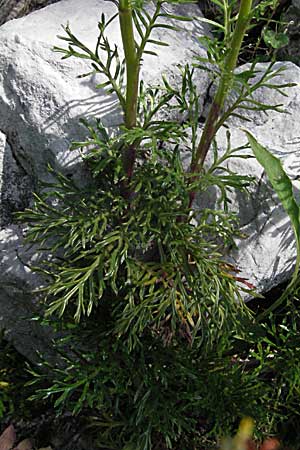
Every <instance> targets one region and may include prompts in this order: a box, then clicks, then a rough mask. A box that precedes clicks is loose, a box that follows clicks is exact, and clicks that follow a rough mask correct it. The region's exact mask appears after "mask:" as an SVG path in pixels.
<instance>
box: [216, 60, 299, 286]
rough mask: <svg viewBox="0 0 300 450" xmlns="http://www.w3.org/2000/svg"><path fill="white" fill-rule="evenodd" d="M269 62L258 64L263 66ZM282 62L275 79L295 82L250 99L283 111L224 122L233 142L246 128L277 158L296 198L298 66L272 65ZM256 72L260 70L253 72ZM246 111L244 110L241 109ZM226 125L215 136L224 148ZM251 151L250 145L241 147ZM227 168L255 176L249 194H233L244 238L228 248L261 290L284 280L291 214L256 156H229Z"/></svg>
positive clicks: (290, 263)
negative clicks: (286, 210)
mask: <svg viewBox="0 0 300 450" xmlns="http://www.w3.org/2000/svg"><path fill="white" fill-rule="evenodd" d="M267 66H268V64H267V63H264V64H260V65H259V66H258V68H260V70H262V71H264V70H265V69H266V68H267ZM280 66H284V67H286V70H285V71H284V72H282V73H281V75H280V76H278V77H276V78H275V79H274V83H275V82H276V83H277V84H284V83H297V86H295V87H291V88H286V89H283V90H284V92H285V93H286V94H287V97H284V96H282V95H280V94H279V93H278V92H276V91H274V90H270V89H267V88H261V89H260V90H259V91H257V93H256V95H255V99H256V100H258V101H260V102H264V103H268V104H273V105H278V104H282V105H283V106H282V108H283V109H284V110H285V111H287V113H288V114H281V113H277V112H274V111H271V112H268V114H265V113H263V112H259V113H258V112H247V113H246V115H247V117H248V118H250V119H251V122H243V121H238V120H237V119H235V118H233V119H231V120H230V122H229V126H230V133H231V143H232V147H233V148H235V147H239V146H241V145H243V144H246V143H247V139H246V136H245V133H244V132H243V131H242V130H241V128H245V129H247V130H248V131H250V132H251V133H252V134H253V135H254V136H255V137H256V139H257V140H258V142H259V143H261V144H262V145H264V146H265V147H267V148H268V149H269V150H270V151H271V152H272V153H273V154H274V155H275V156H277V157H278V158H280V160H281V162H282V164H283V166H284V168H285V170H286V172H287V174H288V175H289V177H290V178H291V179H292V180H293V186H294V192H295V196H296V198H298V200H299V201H300V195H299V189H300V182H299V175H300V125H299V124H300V68H299V67H298V66H296V65H295V64H292V63H289V62H285V63H276V65H275V68H276V69H277V68H278V67H280ZM258 76H259V75H258ZM243 114H245V111H243ZM225 133H226V130H225V128H223V129H221V130H220V132H219V133H218V136H217V142H218V146H219V148H220V150H221V151H222V149H223V150H224V149H225V145H226V144H225V143H226V137H225ZM245 153H247V154H251V150H250V149H249V150H245ZM230 168H231V169H233V170H234V171H236V172H237V173H240V174H245V175H247V174H249V175H253V176H255V177H256V178H257V184H256V186H255V188H254V189H253V190H252V193H251V196H250V198H248V199H247V198H245V196H242V195H240V194H237V193H235V195H233V198H232V201H233V209H234V210H236V211H237V212H238V214H239V218H240V222H241V225H242V228H241V231H242V233H243V234H245V236H247V238H246V239H237V240H236V244H237V249H236V250H234V251H233V252H232V254H231V256H232V258H233V261H234V263H235V264H236V266H237V267H238V268H239V269H240V270H241V271H242V272H241V276H244V277H245V278H247V279H248V280H249V281H250V282H251V283H252V284H254V286H256V288H257V290H258V291H260V292H266V291H268V290H269V289H270V288H272V287H274V286H276V285H278V284H279V283H282V282H284V281H287V280H288V279H289V277H290V275H291V273H292V271H293V269H294V265H295V260H296V247H295V240H294V235H293V231H292V228H291V224H290V220H289V218H288V216H287V214H286V212H285V211H284V209H283V207H282V206H281V204H280V202H279V200H278V198H277V196H276V194H275V193H274V191H273V189H272V187H271V186H270V184H269V182H268V180H267V178H266V175H265V173H264V171H263V169H262V167H261V166H260V165H259V164H258V162H257V161H256V160H255V159H246V160H245V159H233V160H231V162H230Z"/></svg>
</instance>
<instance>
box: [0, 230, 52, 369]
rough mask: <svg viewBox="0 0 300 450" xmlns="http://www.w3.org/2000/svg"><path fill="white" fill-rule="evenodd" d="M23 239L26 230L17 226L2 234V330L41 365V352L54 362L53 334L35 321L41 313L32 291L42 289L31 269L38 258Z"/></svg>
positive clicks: (17, 347) (0, 301) (0, 292)
mask: <svg viewBox="0 0 300 450" xmlns="http://www.w3.org/2000/svg"><path fill="white" fill-rule="evenodd" d="M23 235H24V230H23V227H21V226H17V225H11V226H10V227H6V228H5V229H3V230H1V231H0V252H1V259H0V273H1V289H0V330H4V331H5V337H6V338H7V339H8V340H10V341H11V342H12V343H13V344H14V346H15V348H16V349H17V350H18V351H19V352H20V353H22V354H23V355H24V356H26V357H27V358H29V359H30V360H31V361H36V362H38V361H39V358H38V354H37V352H40V353H41V354H42V355H45V357H46V358H47V359H48V360H51V361H53V362H54V361H56V355H55V352H54V351H53V349H52V345H51V338H52V337H53V333H52V331H51V330H50V329H49V328H48V327H45V326H43V327H42V326H41V325H39V323H38V322H36V321H34V320H32V319H33V318H34V316H37V315H38V312H39V311H40V306H39V304H38V296H37V295H36V294H34V292H33V291H34V289H37V288H38V287H40V286H41V278H40V277H39V276H37V275H36V274H34V273H33V272H32V271H31V270H30V268H29V265H32V264H33V263H34V262H35V259H36V254H35V252H33V251H29V250H28V249H27V248H25V247H24V244H23V240H24V236H23Z"/></svg>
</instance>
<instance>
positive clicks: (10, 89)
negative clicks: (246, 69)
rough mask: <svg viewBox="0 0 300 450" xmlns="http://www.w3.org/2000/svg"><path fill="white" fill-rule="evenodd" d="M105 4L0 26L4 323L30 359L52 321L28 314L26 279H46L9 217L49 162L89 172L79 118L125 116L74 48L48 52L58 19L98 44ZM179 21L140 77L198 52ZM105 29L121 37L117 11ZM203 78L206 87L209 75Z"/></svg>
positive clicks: (44, 342)
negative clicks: (78, 147)
mask: <svg viewBox="0 0 300 450" xmlns="http://www.w3.org/2000/svg"><path fill="white" fill-rule="evenodd" d="M0 1H1V0H0ZM166 7H167V8H171V6H169V5H167V6H166ZM102 12H104V13H106V14H107V15H108V16H111V15H112V14H114V13H115V6H114V4H113V3H112V2H107V1H99V0H86V1H85V2H82V0H62V1H60V2H59V3H56V4H53V5H51V6H48V7H46V8H43V9H41V10H39V11H36V12H34V13H32V14H30V15H28V16H26V17H23V18H20V19H17V20H11V21H9V22H7V23H5V24H4V25H3V26H2V27H1V28H0V130H1V132H2V135H1V140H0V143H1V151H0V155H1V157H0V163H1V164H2V166H3V167H5V170H4V169H3V172H2V188H1V196H2V199H1V203H0V208H2V205H3V208H2V209H3V211H2V209H1V210H0V211H1V214H2V219H1V220H2V223H1V225H2V227H3V228H2V230H1V231H0V247H1V257H0V274H1V275H0V286H1V288H2V289H1V294H0V308H1V320H0V330H1V329H3V328H4V329H5V330H6V333H7V336H8V337H9V338H10V339H11V340H13V342H14V343H15V345H16V347H17V348H18V350H20V351H21V353H23V354H24V355H26V356H27V357H28V358H29V359H31V360H35V351H36V349H39V350H40V351H41V352H42V353H43V354H44V356H46V357H48V355H49V352H50V350H49V349H50V348H51V346H50V338H49V334H48V331H45V330H44V329H43V328H41V327H39V326H38V324H37V323H36V322H32V321H30V320H28V317H30V316H31V315H32V314H35V312H36V311H37V307H38V299H37V297H36V296H35V295H34V294H33V293H32V289H33V288H34V287H35V286H37V285H39V284H40V283H43V280H41V279H40V278H39V277H38V276H37V275H36V274H33V273H32V272H31V271H30V265H31V264H32V258H34V257H35V256H34V252H33V253H32V252H29V253H28V252H27V251H26V249H25V247H24V246H23V229H22V227H20V226H17V225H14V224H13V225H9V223H8V222H10V221H11V220H12V217H11V213H12V212H13V211H15V210H19V209H22V208H23V207H24V206H26V204H28V202H29V201H30V196H31V191H32V189H33V188H35V186H36V184H37V182H38V181H39V180H41V179H43V180H45V179H46V180H47V179H48V173H47V169H46V167H47V164H48V163H50V164H51V165H52V166H53V167H54V168H56V169H59V170H61V171H63V172H64V173H65V174H67V175H69V176H72V177H73V178H74V177H75V178H76V180H77V182H79V183H80V182H84V180H85V179H86V173H85V172H84V170H83V169H82V164H81V162H82V160H81V156H80V154H79V153H78V152H77V153H76V152H73V153H71V152H69V151H68V148H69V145H70V142H71V141H73V140H78V139H84V138H85V136H86V130H85V128H83V127H82V126H81V125H79V122H78V121H79V118H81V117H85V118H86V119H95V117H99V118H101V119H102V121H103V122H104V124H105V125H106V126H110V127H114V126H116V125H117V124H118V123H120V121H121V116H120V111H119V110H118V108H117V107H116V99H115V98H114V97H113V96H112V95H108V94H107V93H104V91H103V90H99V89H96V88H95V85H96V84H97V83H98V82H101V79H99V78H98V77H97V78H84V79H82V78H81V79H79V78H76V76H77V75H79V74H82V73H86V72H88V71H89V70H90V66H89V65H88V64H87V62H86V61H84V60H80V59H74V58H73V59H68V60H65V61H61V55H60V54H57V53H53V52H52V47H53V46H54V45H59V46H64V44H65V43H64V42H62V41H60V40H59V39H57V38H56V35H58V34H63V32H62V30H61V26H60V25H61V24H66V23H67V21H69V24H70V27H71V30H72V32H73V33H74V34H75V35H77V36H78V37H79V38H80V39H81V40H82V41H84V42H85V43H86V44H87V45H88V46H91V47H92V48H94V47H95V43H96V39H97V22H98V20H97V18H98V17H99V18H100V15H101V13H102ZM175 12H177V13H179V14H184V13H185V12H186V13H187V14H189V15H195V16H201V12H200V10H199V9H198V7H197V5H189V6H186V7H183V6H177V7H175ZM182 27H183V29H182V30H181V31H180V33H177V34H176V33H175V32H173V31H170V30H164V31H163V33H162V32H158V33H157V34H156V38H157V39H158V40H161V39H163V40H164V41H167V42H169V43H170V44H171V45H170V47H158V48H156V47H154V49H155V50H157V52H158V53H159V57H158V58H155V57H153V56H147V55H145V58H144V66H143V77H144V79H145V80H146V81H150V82H151V83H157V82H158V81H159V80H160V76H161V73H162V72H164V73H166V74H167V76H169V77H170V78H171V83H173V84H176V83H178V81H179V71H176V65H177V64H179V63H181V64H185V63H187V62H191V60H192V56H193V52H197V53H201V54H202V55H203V54H204V50H203V49H201V47H200V45H199V43H198V41H197V40H196V38H195V35H196V34H197V35H199V34H203V30H204V28H202V25H201V24H200V22H198V21H193V22H185V23H184V24H183V25H182ZM109 38H110V40H111V41H113V42H116V43H119V44H120V35H119V26H118V22H117V21H115V22H114V23H113V24H112V25H111V26H110V34H109ZM200 81H201V85H200V86H199V88H200V89H201V92H203V97H204V93H205V91H206V89H207V85H208V83H209V79H208V76H207V75H205V76H203V77H202V78H201V80H200ZM4 226H5V227H4ZM24 318H25V320H24ZM50 353H51V352H50Z"/></svg>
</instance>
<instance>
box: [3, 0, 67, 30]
mask: <svg viewBox="0 0 300 450" xmlns="http://www.w3.org/2000/svg"><path fill="white" fill-rule="evenodd" d="M57 1H59V0H0V25H2V24H3V23H5V22H7V21H8V20H12V19H16V18H17V17H22V16H25V15H26V14H29V13H30V12H32V11H34V10H36V9H39V8H43V7H44V6H47V5H50V4H51V3H55V2H57Z"/></svg>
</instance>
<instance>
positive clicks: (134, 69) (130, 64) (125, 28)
mask: <svg viewBox="0 0 300 450" xmlns="http://www.w3.org/2000/svg"><path fill="white" fill-rule="evenodd" d="M119 22H120V28H121V36H122V43H123V49H124V56H125V63H126V99H125V111H124V114H125V118H124V124H125V127H126V128H128V129H131V128H134V127H135V126H136V116H137V99H138V86H139V72H140V67H139V58H138V55H137V50H136V45H135V40H134V31H133V18H132V9H131V5H130V0H120V2H119ZM135 159H136V148H135V145H134V144H132V145H130V146H127V147H126V148H125V150H124V155H123V166H124V170H125V173H126V174H127V177H128V179H129V180H130V178H131V177H132V174H133V167H134V163H135Z"/></svg>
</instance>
